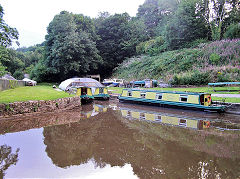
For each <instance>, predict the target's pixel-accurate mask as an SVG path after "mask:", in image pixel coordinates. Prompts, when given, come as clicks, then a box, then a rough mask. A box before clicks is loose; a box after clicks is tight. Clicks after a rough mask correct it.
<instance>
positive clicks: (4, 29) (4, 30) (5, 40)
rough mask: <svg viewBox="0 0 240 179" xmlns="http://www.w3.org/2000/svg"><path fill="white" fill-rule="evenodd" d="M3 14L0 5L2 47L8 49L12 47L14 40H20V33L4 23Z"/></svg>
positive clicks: (0, 42)
mask: <svg viewBox="0 0 240 179" xmlns="http://www.w3.org/2000/svg"><path fill="white" fill-rule="evenodd" d="M3 14H4V11H3V7H2V6H1V5H0V45H1V46H4V47H8V46H11V44H12V40H17V39H18V31H17V29H16V28H12V27H10V26H8V25H7V24H6V23H5V22H4V20H3Z"/></svg>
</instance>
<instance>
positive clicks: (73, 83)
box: [59, 78, 104, 93]
mask: <svg viewBox="0 0 240 179" xmlns="http://www.w3.org/2000/svg"><path fill="white" fill-rule="evenodd" d="M83 86H84V87H89V88H91V89H92V92H93V93H94V92H95V89H96V88H100V87H104V86H103V85H102V84H101V83H100V82H98V81H97V80H94V79H92V78H70V79H67V80H65V81H63V82H62V83H61V84H60V85H59V88H60V89H61V90H63V91H67V90H69V89H70V88H71V87H83Z"/></svg>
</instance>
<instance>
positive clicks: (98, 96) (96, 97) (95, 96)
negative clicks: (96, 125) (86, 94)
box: [93, 94, 110, 100]
mask: <svg viewBox="0 0 240 179" xmlns="http://www.w3.org/2000/svg"><path fill="white" fill-rule="evenodd" d="M93 97H94V99H102V100H109V97H110V96H109V94H97V95H93Z"/></svg>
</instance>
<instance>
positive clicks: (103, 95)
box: [92, 87, 110, 100]
mask: <svg viewBox="0 0 240 179" xmlns="http://www.w3.org/2000/svg"><path fill="white" fill-rule="evenodd" d="M92 92H93V97H94V99H102V100H109V97H110V96H109V94H108V90H107V88H106V87H97V88H92Z"/></svg>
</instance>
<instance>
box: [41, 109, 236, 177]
mask: <svg viewBox="0 0 240 179" xmlns="http://www.w3.org/2000/svg"><path fill="white" fill-rule="evenodd" d="M44 136H45V140H44V143H45V144H46V145H47V148H46V152H47V154H48V156H49V157H50V158H51V159H52V161H53V163H54V164H56V165H57V166H59V167H68V166H71V165H80V164H83V163H86V162H87V161H89V160H90V159H94V161H95V165H96V166H98V167H104V166H105V165H106V164H110V165H111V166H124V165H125V164H126V163H130V164H131V166H132V167H133V171H134V173H135V174H136V175H138V176H139V177H140V178H159V176H162V177H168V178H199V177H201V176H206V177H208V178H216V177H217V176H218V175H219V176H220V177H221V178H227V177H230V178H237V176H239V175H240V173H239V171H240V169H239V166H240V160H239V157H236V156H235V158H234V156H233V155H235V154H236V153H231V155H226V156H225V155H222V156H221V155H217V154H215V153H216V152H215V153H214V152H211V151H208V150H209V149H211V146H220V144H221V145H222V149H216V151H220V150H223V151H224V152H231V151H230V150H235V151H237V152H239V145H240V144H239V139H238V138H235V139H234V138H233V139H232V138H231V137H230V138H229V136H228V138H229V139H228V140H229V142H228V143H227V144H226V145H224V142H225V139H224V137H221V136H214V135H209V136H208V135H206V134H202V133H201V132H198V131H192V130H188V129H182V128H176V127H169V126H162V125H159V124H155V123H148V122H140V121H130V120H122V119H121V120H120V119H119V116H117V115H116V113H114V112H113V111H111V110H109V111H108V112H107V113H101V114H99V115H98V116H97V118H96V117H94V118H90V119H87V120H82V121H80V122H77V123H72V124H71V125H61V126H53V127H46V128H44ZM209 138H210V139H211V140H210V139H209ZM206 139H208V140H210V142H206V141H205V140H206ZM208 140H207V141H208ZM221 140H223V142H221ZM237 142H238V144H237ZM195 143H196V145H195ZM218 144H219V145H218ZM201 145H202V148H201V150H196V149H195V147H199V146H201ZM229 145H231V146H229ZM208 146H210V148H207V147H208ZM205 148H206V149H205ZM202 171H205V173H203V172H202Z"/></svg>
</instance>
